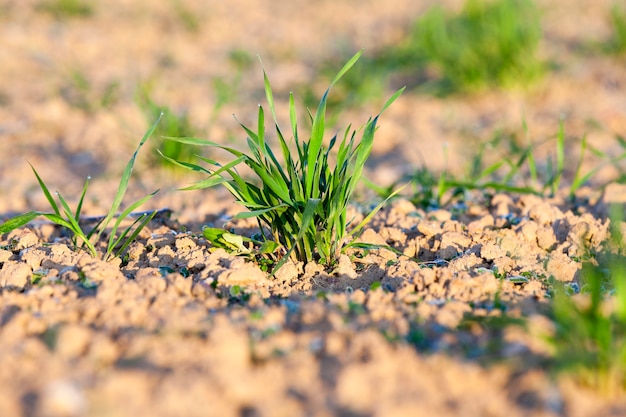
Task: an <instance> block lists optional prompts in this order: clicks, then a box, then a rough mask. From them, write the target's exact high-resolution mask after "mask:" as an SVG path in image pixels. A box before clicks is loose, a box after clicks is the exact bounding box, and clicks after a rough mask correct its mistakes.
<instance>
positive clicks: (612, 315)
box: [550, 207, 626, 395]
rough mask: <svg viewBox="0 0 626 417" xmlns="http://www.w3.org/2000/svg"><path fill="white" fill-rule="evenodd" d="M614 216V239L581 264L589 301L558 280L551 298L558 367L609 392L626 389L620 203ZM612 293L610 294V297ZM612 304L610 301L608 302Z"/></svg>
mask: <svg viewBox="0 0 626 417" xmlns="http://www.w3.org/2000/svg"><path fill="white" fill-rule="evenodd" d="M615 208H616V207H614V210H612V211H613V215H612V216H611V226H612V227H611V243H610V244H609V245H607V248H606V250H607V252H606V253H600V254H598V256H597V258H596V260H595V262H592V261H586V262H585V263H584V265H583V269H582V274H581V276H582V284H583V286H582V290H581V292H582V293H583V294H585V295H586V297H587V300H586V301H587V302H586V303H576V302H574V301H573V300H572V298H571V296H569V295H568V294H567V291H564V288H563V287H562V286H560V287H559V286H558V285H557V286H556V288H555V291H554V302H553V304H552V318H553V320H554V324H555V329H556V330H555V334H554V335H553V336H552V337H551V338H550V341H551V342H552V344H553V346H554V348H555V364H556V369H557V371H561V372H568V373H570V374H572V375H574V377H575V378H576V379H577V380H578V381H579V382H580V383H582V384H584V385H587V386H590V387H592V388H594V389H597V390H599V391H600V392H601V393H603V394H605V395H615V394H617V393H621V394H623V393H624V390H626V258H625V257H624V248H623V245H624V243H623V242H624V241H623V236H622V233H621V231H620V228H619V224H620V223H621V220H619V219H621V218H622V217H623V216H622V215H621V212H620V213H619V214H617V213H618V211H621V210H622V207H618V208H617V210H618V211H616V210H615ZM610 298H612V300H610ZM610 304H611V305H610Z"/></svg>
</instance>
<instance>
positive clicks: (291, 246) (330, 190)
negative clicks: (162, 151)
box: [166, 51, 403, 270]
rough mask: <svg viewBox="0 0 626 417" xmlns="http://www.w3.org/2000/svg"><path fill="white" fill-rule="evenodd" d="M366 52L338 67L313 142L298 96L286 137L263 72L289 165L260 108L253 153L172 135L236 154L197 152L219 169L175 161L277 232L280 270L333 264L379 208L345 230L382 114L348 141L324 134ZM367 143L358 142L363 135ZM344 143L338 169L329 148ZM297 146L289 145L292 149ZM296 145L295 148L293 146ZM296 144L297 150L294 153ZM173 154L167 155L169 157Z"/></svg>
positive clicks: (251, 135)
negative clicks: (336, 95) (333, 99)
mask: <svg viewBox="0 0 626 417" xmlns="http://www.w3.org/2000/svg"><path fill="white" fill-rule="evenodd" d="M361 54H362V51H360V52H358V53H357V54H356V55H354V56H353V57H352V58H351V59H350V60H349V61H348V63H346V64H345V66H344V67H343V68H342V69H341V71H339V73H338V74H337V76H336V77H335V79H334V80H333V81H332V83H331V85H330V87H329V88H328V89H327V90H326V92H325V93H324V95H323V96H322V99H321V100H320V102H319V105H318V107H317V111H316V112H315V115H312V114H310V113H309V117H310V119H311V123H312V127H311V131H310V133H309V134H310V136H309V138H308V140H304V139H303V135H302V134H301V131H300V130H299V129H298V122H297V116H296V107H295V104H294V97H293V94H290V96H289V118H290V121H291V136H292V137H291V140H290V141H289V142H288V141H287V140H286V139H285V135H284V134H283V131H282V130H281V128H280V127H279V126H278V121H277V117H276V111H275V108H274V97H273V93H272V89H271V86H270V82H269V79H268V77H267V74H266V73H265V71H264V72H263V75H264V82H265V95H266V99H267V102H268V105H269V108H270V111H271V113H272V116H273V120H274V123H275V128H276V134H277V138H278V142H279V145H280V152H281V153H282V159H283V161H284V165H281V163H280V162H279V161H278V159H277V158H276V152H275V151H274V150H273V149H272V148H271V147H270V146H269V144H268V143H267V142H266V137H265V113H264V110H263V107H262V106H259V112H258V125H257V129H256V131H253V130H251V129H249V128H248V127H246V126H244V125H243V124H241V126H242V127H243V129H244V130H245V132H246V133H247V135H248V138H247V143H248V148H249V151H250V152H249V153H248V154H246V153H244V152H241V151H238V150H236V149H233V148H230V147H226V146H223V145H220V144H217V143H214V142H210V141H206V140H202V139H196V138H166V139H168V140H174V141H178V142H181V143H187V144H194V145H200V146H210V147H215V148H219V149H223V150H225V151H226V152H228V153H230V154H231V155H233V156H234V157H235V159H233V160H232V161H231V162H229V163H227V164H225V165H221V164H220V163H218V162H217V161H214V160H210V159H206V158H202V157H199V159H201V160H202V161H204V162H205V163H207V164H209V165H211V166H213V168H204V167H202V166H199V165H195V164H191V163H185V162H180V161H174V162H175V163H178V164H179V165H181V166H184V167H187V168H189V169H192V170H195V171H200V172H204V173H206V174H208V177H207V178H205V179H203V180H200V181H198V182H196V183H194V184H192V185H191V186H190V187H187V188H186V189H201V188H207V187H212V186H215V185H218V184H222V185H223V186H225V187H226V188H227V189H228V190H229V191H230V192H231V194H233V196H234V197H235V199H236V200H237V202H238V203H240V204H242V205H243V206H244V207H246V208H247V209H248V210H249V211H248V212H243V213H241V214H239V215H237V216H236V218H239V219H242V218H251V217H256V218H257V220H258V222H259V226H260V228H261V232H262V233H263V237H264V239H265V240H270V238H269V237H268V236H267V235H266V230H267V229H269V230H270V231H271V234H272V237H273V239H274V241H275V242H276V243H279V244H280V245H282V246H283V247H284V248H285V253H286V254H285V256H284V257H283V258H282V260H281V261H280V262H278V263H277V264H276V266H275V269H274V270H276V269H278V268H280V266H281V265H282V264H283V263H284V262H285V261H286V260H287V259H288V258H291V259H293V260H294V261H303V262H310V261H314V260H319V262H320V263H322V264H324V265H333V264H334V263H335V262H336V260H337V259H338V257H339V255H340V254H341V252H342V250H343V249H345V248H346V247H347V246H349V240H350V237H351V236H353V235H354V234H355V233H358V232H359V231H360V230H361V229H362V227H363V226H364V225H365V224H366V223H367V222H368V221H369V220H370V219H371V217H372V216H373V215H374V214H375V213H376V211H377V210H378V209H379V208H380V207H381V206H382V203H381V205H379V206H378V207H377V208H376V209H375V210H373V211H372V212H371V213H369V214H368V215H367V216H366V217H365V219H364V220H363V221H362V222H361V223H359V224H358V225H356V226H355V227H354V228H352V229H351V231H350V232H348V231H347V226H348V224H349V222H348V219H347V218H346V210H347V206H348V204H349V202H350V199H351V197H352V194H353V192H354V190H355V188H356V186H357V184H358V182H359V179H360V178H361V174H362V173H363V168H364V165H365V162H366V160H367V158H368V156H369V154H370V152H371V150H372V144H373V141H374V133H375V132H376V124H377V122H378V118H379V116H380V113H379V114H378V115H377V116H376V117H374V118H370V119H369V120H368V121H367V123H366V124H365V125H364V126H363V127H361V128H360V129H358V130H352V128H351V126H348V128H347V129H346V130H345V133H344V135H343V138H341V139H340V140H338V138H337V134H335V136H333V137H332V138H331V139H330V143H329V145H328V147H326V146H324V144H323V142H324V136H325V132H326V125H325V120H326V104H327V97H328V94H329V92H330V90H331V88H332V87H333V86H334V85H335V84H336V83H337V81H339V79H340V78H341V77H342V76H343V75H344V74H345V73H346V72H347V71H348V70H349V69H350V68H351V67H352V66H353V65H354V63H355V62H356V61H357V60H358V59H359V57H360V56H361ZM402 91H403V89H401V90H399V91H397V92H396V93H395V94H394V95H393V96H392V97H391V98H390V99H389V100H388V101H387V102H386V103H385V105H384V106H383V108H382V110H381V113H382V112H383V111H384V110H385V109H386V108H387V107H389V106H390V105H391V103H393V102H394V101H395V100H396V98H398V96H399V95H400V94H401V93H402ZM358 132H361V135H362V136H361V140H360V141H357V137H356V136H357V133H358ZM337 144H338V145H339V146H338V149H337V152H336V154H335V155H333V157H334V158H333V159H335V164H334V167H333V166H331V161H330V159H331V153H330V152H331V150H332V149H333V148H334V147H335V145H337ZM290 145H291V146H290ZM293 148H295V149H293ZM292 149H293V152H292ZM166 158H167V157H166ZM241 163H244V164H245V165H247V166H248V167H249V168H251V169H252V171H253V172H254V174H255V175H256V177H258V179H259V180H260V185H257V183H255V182H250V181H248V180H246V179H244V178H243V177H242V176H241V175H240V174H239V172H238V171H237V170H236V167H237V166H238V165H239V164H241Z"/></svg>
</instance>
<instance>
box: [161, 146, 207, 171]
mask: <svg viewBox="0 0 626 417" xmlns="http://www.w3.org/2000/svg"><path fill="white" fill-rule="evenodd" d="M157 152H158V153H159V155H161V156H162V157H163V159H165V160H166V161H168V162H170V163H172V164H174V165H176V166H179V167H181V168H186V169H189V170H191V171H198V172H204V173H206V174H210V173H211V171H209V170H207V169H206V168H204V167H201V166H200V165H196V164H192V163H190V162H184V161H178V160H176V159H174V158H171V157H169V156H167V155H165V154H164V153H163V152H161V150H160V149H157Z"/></svg>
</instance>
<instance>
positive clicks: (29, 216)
mask: <svg viewBox="0 0 626 417" xmlns="http://www.w3.org/2000/svg"><path fill="white" fill-rule="evenodd" d="M42 214H43V213H41V212H39V211H29V212H27V213H24V214H20V215H17V216H15V217H12V218H10V219H9V220H7V221H6V222H4V223H2V224H0V235H1V234H4V233H8V232H11V231H13V230H15V229H18V228H20V227H22V226H24V225H26V224H28V223H30V222H31V221H33V220H34V219H36V218H37V217H39V216H41V215H42Z"/></svg>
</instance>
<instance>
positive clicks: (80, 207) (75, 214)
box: [74, 177, 91, 222]
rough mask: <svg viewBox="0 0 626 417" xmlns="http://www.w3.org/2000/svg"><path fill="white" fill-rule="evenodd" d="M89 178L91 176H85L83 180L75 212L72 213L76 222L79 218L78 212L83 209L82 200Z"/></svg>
mask: <svg viewBox="0 0 626 417" xmlns="http://www.w3.org/2000/svg"><path fill="white" fill-rule="evenodd" d="M89 180H91V177H87V180H85V185H84V186H83V192H82V193H81V194H80V198H79V199H78V206H76V213H74V218H75V219H76V221H77V222H78V221H79V219H80V212H81V211H82V210H83V201H85V194H87V188H88V187H89Z"/></svg>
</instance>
